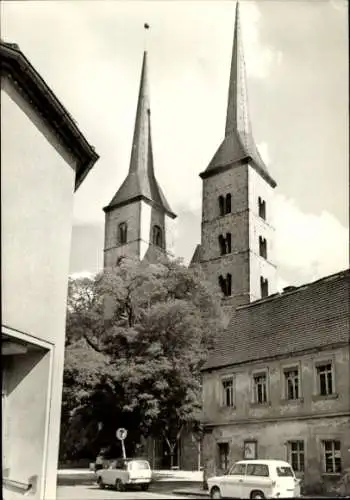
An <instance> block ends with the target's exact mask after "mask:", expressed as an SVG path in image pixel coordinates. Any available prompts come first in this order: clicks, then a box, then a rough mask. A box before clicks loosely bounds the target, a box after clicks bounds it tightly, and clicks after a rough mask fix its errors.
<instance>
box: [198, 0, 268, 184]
mask: <svg viewBox="0 0 350 500" xmlns="http://www.w3.org/2000/svg"><path fill="white" fill-rule="evenodd" d="M239 10H240V7H239V1H238V0H237V3H236V15H235V28H234V36H233V48H232V59H231V72H230V81H229V90H228V102H227V114H226V127H225V138H224V140H223V141H222V143H221V145H220V147H219V148H218V150H217V152H216V153H215V155H214V157H213V159H212V160H211V162H210V163H209V166H208V167H207V169H206V170H205V171H204V172H202V173H201V174H200V176H201V177H202V179H205V178H206V177H210V176H211V175H214V174H216V173H217V172H219V171H220V170H221V169H227V168H231V166H232V165H233V164H236V163H238V162H241V161H245V160H248V161H250V162H251V166H252V167H253V168H254V169H255V170H256V171H257V172H259V173H260V175H261V176H262V177H263V178H264V179H265V180H266V181H267V182H268V183H269V184H270V185H271V186H272V187H275V186H276V182H275V181H274V179H273V178H272V177H271V175H270V174H269V172H268V170H267V167H266V165H265V163H264V161H263V159H262V158H261V156H260V153H259V151H258V148H257V146H256V143H255V140H254V138H253V134H252V127H251V122H250V116H249V107H248V90H247V76H246V70H245V61H244V51H243V43H242V30H241V22H240V12H239Z"/></svg>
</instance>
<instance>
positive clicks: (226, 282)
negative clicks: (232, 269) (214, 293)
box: [219, 273, 232, 297]
mask: <svg viewBox="0 0 350 500" xmlns="http://www.w3.org/2000/svg"><path fill="white" fill-rule="evenodd" d="M219 285H220V288H221V291H222V293H223V294H224V296H225V297H230V295H232V276H231V274H230V273H227V274H226V278H224V277H223V276H222V275H221V276H219Z"/></svg>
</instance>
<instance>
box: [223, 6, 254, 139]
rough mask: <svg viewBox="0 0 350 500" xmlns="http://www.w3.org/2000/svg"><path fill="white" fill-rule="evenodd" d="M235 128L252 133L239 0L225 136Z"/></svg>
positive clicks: (244, 132) (245, 132)
mask: <svg viewBox="0 0 350 500" xmlns="http://www.w3.org/2000/svg"><path fill="white" fill-rule="evenodd" d="M235 130H238V131H239V132H241V133H243V134H246V135H248V134H250V133H251V126H250V118H249V109H248V93H247V77H246V71H245V62H244V53H243V44H242V34H241V20H240V13H239V2H238V1H237V3H236V16H235V30H234V37H233V49H232V59H231V73H230V83H229V90H228V100H227V115H226V129H225V137H227V136H228V135H230V134H232V133H233V132H234V131H235Z"/></svg>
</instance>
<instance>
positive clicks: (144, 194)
mask: <svg viewBox="0 0 350 500" xmlns="http://www.w3.org/2000/svg"><path fill="white" fill-rule="evenodd" d="M147 59H148V56H147V52H146V51H145V52H144V53H143V61H142V70H141V78H140V89H139V96H138V101H137V109H136V118H135V128H134V135H133V141H132V149H131V157H130V165H129V173H128V175H127V177H126V179H125V180H124V182H123V184H122V185H121V187H120V188H119V190H118V191H117V193H116V194H115V196H114V197H113V199H112V201H111V202H110V204H109V205H108V207H106V210H110V209H112V208H116V207H118V206H121V205H126V204H128V203H131V202H133V201H136V200H137V199H144V200H146V201H149V202H151V203H153V204H154V205H155V206H156V207H158V208H160V209H161V210H163V211H164V212H166V213H167V214H168V215H170V217H172V218H174V217H175V214H174V213H173V212H172V210H171V208H170V206H169V204H168V202H167V201H166V199H165V196H164V194H163V192H162V190H161V188H160V186H159V184H158V182H157V180H156V178H155V175H154V166H153V152H152V136H151V119H150V113H151V111H150V97H149V83H148V62H147Z"/></svg>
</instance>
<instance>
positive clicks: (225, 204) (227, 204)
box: [218, 193, 232, 216]
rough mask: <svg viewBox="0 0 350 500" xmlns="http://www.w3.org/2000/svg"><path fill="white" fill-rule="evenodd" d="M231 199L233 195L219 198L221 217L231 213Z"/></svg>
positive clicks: (229, 194) (228, 194)
mask: <svg viewBox="0 0 350 500" xmlns="http://www.w3.org/2000/svg"><path fill="white" fill-rule="evenodd" d="M231 198H232V197H231V193H227V194H226V196H222V195H220V196H219V198H218V201H219V213H220V216H223V215H226V214H230V213H231Z"/></svg>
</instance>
